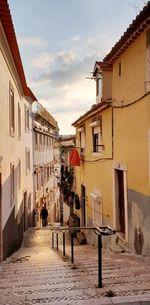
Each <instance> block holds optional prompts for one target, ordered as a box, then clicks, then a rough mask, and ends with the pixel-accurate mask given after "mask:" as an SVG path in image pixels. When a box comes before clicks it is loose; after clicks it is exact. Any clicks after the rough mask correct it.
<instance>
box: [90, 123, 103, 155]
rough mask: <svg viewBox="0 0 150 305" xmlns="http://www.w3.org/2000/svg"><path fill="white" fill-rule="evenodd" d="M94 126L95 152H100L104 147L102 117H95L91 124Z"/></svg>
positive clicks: (93, 141)
mask: <svg viewBox="0 0 150 305" xmlns="http://www.w3.org/2000/svg"><path fill="white" fill-rule="evenodd" d="M89 126H90V127H92V144H93V152H94V153H95V152H97V153H100V152H101V147H102V140H101V133H102V118H101V117H99V118H98V119H95V120H94V121H93V122H92V123H90V125H89Z"/></svg>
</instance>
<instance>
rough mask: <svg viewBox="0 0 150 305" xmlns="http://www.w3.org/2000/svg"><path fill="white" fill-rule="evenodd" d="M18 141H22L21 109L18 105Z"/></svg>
mask: <svg viewBox="0 0 150 305" xmlns="http://www.w3.org/2000/svg"><path fill="white" fill-rule="evenodd" d="M18 139H19V140H20V139H21V107H20V105H19V103H18Z"/></svg>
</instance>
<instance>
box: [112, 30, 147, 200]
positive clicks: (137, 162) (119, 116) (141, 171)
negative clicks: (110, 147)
mask: <svg viewBox="0 0 150 305" xmlns="http://www.w3.org/2000/svg"><path fill="white" fill-rule="evenodd" d="M119 62H121V64H122V73H121V76H120V77H119V75H118V66H119ZM145 77H146V31H144V32H143V33H142V34H141V35H140V37H138V38H137V40H136V41H135V42H134V43H133V44H132V45H131V46H130V47H129V48H128V49H127V50H126V51H125V53H124V54H122V55H121V56H120V58H119V59H118V60H117V61H116V62H115V63H114V66H113V82H112V92H113V96H112V99H113V102H114V101H115V102H114V103H113V105H114V106H121V105H122V106H124V105H127V104H129V103H130V102H134V101H136V100H137V99H139V98H142V97H143V96H144V94H145V83H144V82H145ZM121 101H123V102H122V103H121ZM149 102H150V96H149V95H147V96H146V97H143V98H142V99H141V100H140V101H139V102H136V103H134V104H133V105H131V106H128V107H124V108H115V109H114V160H115V161H117V162H120V163H126V164H127V179H128V188H129V189H132V190H135V191H138V192H141V193H144V194H145V195H149V194H150V190H149V176H148V175H149V163H148V159H149V151H148V130H149V128H150V119H149V113H150V112H149V110H150V109H149V107H150V106H149Z"/></svg>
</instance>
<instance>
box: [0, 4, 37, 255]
mask: <svg viewBox="0 0 150 305" xmlns="http://www.w3.org/2000/svg"><path fill="white" fill-rule="evenodd" d="M8 29H9V30H8ZM0 67H1V68H0V260H3V259H5V258H6V257H7V256H8V255H10V254H11V253H12V252H13V251H14V250H16V249H17V248H18V247H19V245H20V243H21V240H22V237H23V232H24V231H25V230H26V229H27V228H28V226H29V225H31V224H32V211H33V167H32V164H33V148H32V147H33V143H32V103H33V101H34V100H36V98H35V97H34V95H33V93H32V92H31V90H30V89H29V88H28V87H27V84H26V79H25V75H24V71H23V67H22V62H21V58H20V54H19V49H18V44H17V40H16V36H15V32H14V27H13V24H12V19H11V15H10V11H9V7H8V3H7V0H2V1H1V2H0Z"/></svg>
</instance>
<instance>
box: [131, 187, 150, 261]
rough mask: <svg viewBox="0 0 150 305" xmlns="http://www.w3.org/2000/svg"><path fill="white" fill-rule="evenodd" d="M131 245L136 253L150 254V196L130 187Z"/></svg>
mask: <svg viewBox="0 0 150 305" xmlns="http://www.w3.org/2000/svg"><path fill="white" fill-rule="evenodd" d="M128 211H129V247H130V249H131V250H132V251H133V252H135V253H136V254H142V255H149V254H150V239H149V232H150V213H149V211H150V196H145V195H144V194H142V193H139V192H135V191H134V190H131V189H128Z"/></svg>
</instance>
